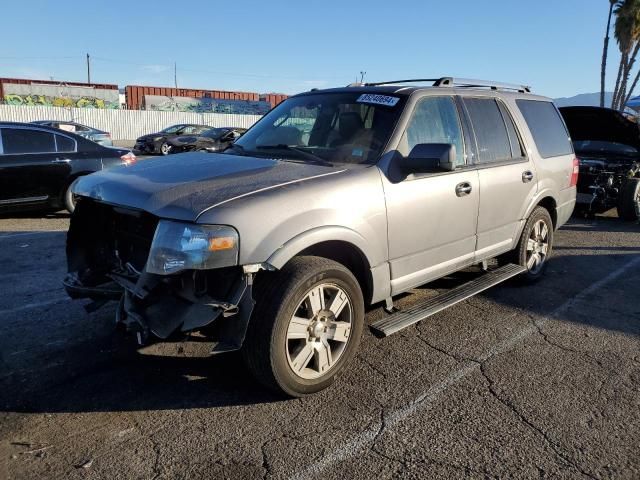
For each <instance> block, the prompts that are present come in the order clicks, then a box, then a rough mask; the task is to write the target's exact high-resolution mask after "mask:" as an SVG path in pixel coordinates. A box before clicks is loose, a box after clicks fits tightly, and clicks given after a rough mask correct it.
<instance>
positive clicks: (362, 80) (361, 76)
mask: <svg viewBox="0 0 640 480" xmlns="http://www.w3.org/2000/svg"><path fill="white" fill-rule="evenodd" d="M366 74H367V72H363V71H362V70H360V83H364V76H365V75H366Z"/></svg>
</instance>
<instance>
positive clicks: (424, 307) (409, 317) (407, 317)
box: [369, 263, 527, 337]
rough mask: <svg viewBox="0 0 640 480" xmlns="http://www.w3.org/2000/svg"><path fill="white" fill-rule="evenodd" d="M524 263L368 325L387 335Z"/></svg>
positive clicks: (495, 281)
mask: <svg viewBox="0 0 640 480" xmlns="http://www.w3.org/2000/svg"><path fill="white" fill-rule="evenodd" d="M526 270H527V269H526V267H522V266H520V265H515V264H513V263H510V264H507V265H504V266H502V267H500V268H497V269H495V270H492V271H490V272H487V273H485V274H483V275H482V276H481V277H479V278H476V279H475V280H471V281H470V282H467V283H465V284H462V285H460V286H459V287H456V288H453V289H451V290H449V291H446V292H444V293H441V294H440V295H437V296H436V297H433V298H429V299H427V300H424V301H422V302H420V303H418V304H416V305H413V306H412V307H409V308H407V309H406V310H402V311H399V312H397V313H394V314H392V315H389V316H387V317H385V318H382V319H380V320H377V321H375V322H373V323H372V324H371V325H370V326H369V328H371V330H372V331H373V332H374V333H375V334H376V335H379V336H383V337H387V336H389V335H391V334H392V333H396V332H399V331H400V330H402V329H403V328H407V327H409V326H411V325H413V324H414V323H418V322H419V321H421V320H424V319H425V318H427V317H430V316H431V315H434V314H436V313H438V312H440V311H442V310H444V309H445V308H449V307H450V306H452V305H455V304H456V303H458V302H461V301H463V300H466V299H467V298H469V297H473V296H474V295H476V294H478V293H480V292H483V291H485V290H487V289H488V288H491V287H493V286H494V285H497V284H498V283H501V282H504V281H505V280H508V279H510V278H511V277H515V276H516V275H519V274H520V273H523V272H525V271H526Z"/></svg>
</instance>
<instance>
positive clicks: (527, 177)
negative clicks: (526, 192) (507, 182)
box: [522, 170, 533, 183]
mask: <svg viewBox="0 0 640 480" xmlns="http://www.w3.org/2000/svg"><path fill="white" fill-rule="evenodd" d="M531 180H533V172H532V171H531V170H525V171H524V172H522V182H523V183H528V182H530V181H531Z"/></svg>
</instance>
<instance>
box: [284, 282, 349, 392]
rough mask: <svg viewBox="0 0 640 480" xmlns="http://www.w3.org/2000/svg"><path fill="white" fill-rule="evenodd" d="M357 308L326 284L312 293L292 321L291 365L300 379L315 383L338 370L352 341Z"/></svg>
mask: <svg viewBox="0 0 640 480" xmlns="http://www.w3.org/2000/svg"><path fill="white" fill-rule="evenodd" d="M352 322H353V308H352V305H351V300H350V299H349V296H348V295H347V293H346V292H345V291H344V290H343V289H342V288H340V287H339V286H337V285H335V284H329V283H324V284H320V285H316V286H315V287H313V288H312V289H311V290H309V291H308V292H307V293H306V295H305V296H304V298H303V299H302V301H301V302H300V303H299V304H298V307H297V308H296V310H295V313H294V314H293V316H292V317H291V320H290V321H289V325H288V327H287V337H286V343H287V345H286V351H287V361H288V363H289V367H290V368H291V370H292V371H293V373H294V374H296V375H297V376H299V377H301V378H303V379H306V380H311V379H315V378H318V377H321V376H323V375H325V374H326V373H327V372H329V371H330V370H331V369H332V368H334V367H335V365H336V364H337V362H338V360H339V359H340V357H341V356H342V354H343V353H344V351H345V349H346V346H347V343H348V342H349V340H350V333H351V327H352Z"/></svg>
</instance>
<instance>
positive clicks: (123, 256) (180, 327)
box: [63, 199, 263, 353]
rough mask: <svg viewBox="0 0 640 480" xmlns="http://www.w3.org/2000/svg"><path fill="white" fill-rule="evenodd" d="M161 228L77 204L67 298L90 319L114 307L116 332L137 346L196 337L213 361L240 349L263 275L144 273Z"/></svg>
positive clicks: (145, 217) (248, 271)
mask: <svg viewBox="0 0 640 480" xmlns="http://www.w3.org/2000/svg"><path fill="white" fill-rule="evenodd" d="M158 221H159V220H158V219H157V218H153V217H152V216H151V215H149V214H146V213H144V212H134V211H128V210H126V209H123V208H114V207H110V206H107V205H103V204H100V203H98V202H92V201H88V200H85V199H82V201H80V202H79V203H78V206H77V208H76V212H75V213H74V216H73V217H72V221H71V225H70V228H69V233H68V235H67V264H68V271H69V274H68V275H67V276H66V278H65V279H64V282H63V283H64V287H65V289H66V291H67V293H68V294H69V296H70V297H71V298H74V299H77V298H89V299H91V300H93V302H92V303H90V304H88V305H87V306H86V307H85V308H87V310H88V311H93V310H96V309H98V308H100V307H101V306H103V305H104V304H106V303H107V302H109V301H117V302H118V308H117V310H116V323H117V325H119V326H121V327H124V328H125V329H126V330H127V331H128V332H131V333H133V334H135V336H136V337H137V339H138V342H139V343H140V344H146V343H148V342H151V341H152V340H157V339H160V340H168V339H173V338H176V337H179V336H181V335H186V334H188V333H190V332H200V333H202V334H204V335H205V337H207V340H210V341H211V342H212V343H213V345H214V346H213V350H212V352H211V353H221V352H226V351H232V350H238V349H240V348H241V347H242V344H243V342H244V338H245V334H246V331H247V327H248V325H249V319H250V317H251V313H252V311H253V307H254V303H255V302H254V300H253V295H252V285H253V278H254V276H255V272H256V271H257V270H259V269H261V268H263V267H261V266H257V267H258V268H251V267H245V268H243V267H241V266H231V267H224V268H214V269H210V270H184V271H181V272H179V273H175V274H171V275H157V274H152V273H149V272H147V270H146V261H147V257H148V253H149V248H150V244H151V239H152V238H153V234H154V232H155V231H156V227H157V225H158Z"/></svg>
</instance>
